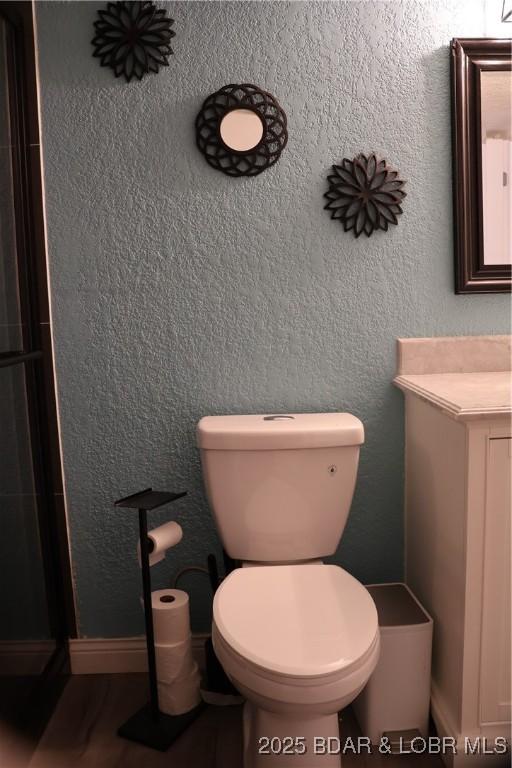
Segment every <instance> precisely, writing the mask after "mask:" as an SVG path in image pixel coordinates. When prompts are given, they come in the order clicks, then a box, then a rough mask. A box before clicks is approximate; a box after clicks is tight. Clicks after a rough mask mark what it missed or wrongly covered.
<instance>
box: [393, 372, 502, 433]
mask: <svg viewBox="0 0 512 768" xmlns="http://www.w3.org/2000/svg"><path fill="white" fill-rule="evenodd" d="M394 384H396V386H397V387H399V388H400V389H402V390H403V391H404V392H411V393H413V394H415V395H417V396H418V397H421V398H422V399H423V400H427V401H428V402H430V403H432V404H433V405H436V406H437V407H438V408H441V409H442V410H443V411H446V413H448V414H449V415H450V416H451V417H452V418H454V419H457V420H462V421H467V420H469V419H482V418H495V417H497V416H507V415H508V416H510V414H512V373H511V372H510V371H496V372H495V371H482V372H468V373H421V374H400V375H399V376H397V377H396V378H395V379H394Z"/></svg>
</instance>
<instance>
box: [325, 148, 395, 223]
mask: <svg viewBox="0 0 512 768" xmlns="http://www.w3.org/2000/svg"><path fill="white" fill-rule="evenodd" d="M332 170H333V174H332V175H331V176H328V177H327V180H328V182H329V190H328V191H327V192H326V193H325V194H324V197H326V198H327V200H328V202H327V204H326V205H325V206H324V208H326V209H327V210H328V211H330V214H331V218H332V219H338V220H339V222H340V223H341V224H343V228H344V230H345V232H348V231H349V230H351V229H352V230H353V231H354V235H355V237H359V235H360V234H361V233H362V232H364V233H365V235H367V237H370V235H371V234H372V233H373V232H374V231H375V230H376V229H383V230H387V228H388V225H389V224H398V219H397V216H398V215H399V214H401V213H402V206H401V202H402V200H403V199H404V197H405V196H406V193H405V192H404V191H403V189H402V187H403V186H404V184H405V182H404V181H402V179H400V178H398V171H395V170H393V169H391V168H390V167H389V166H388V165H387V162H386V160H377V157H376V155H374V154H371V155H369V156H368V157H366V155H363V154H360V155H357V157H355V158H354V159H353V160H349V159H348V158H344V159H343V160H342V161H341V165H333V166H332Z"/></svg>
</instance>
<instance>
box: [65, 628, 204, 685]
mask: <svg viewBox="0 0 512 768" xmlns="http://www.w3.org/2000/svg"><path fill="white" fill-rule="evenodd" d="M208 637H209V635H208V634H206V633H197V634H194V635H192V653H193V654H194V658H195V660H196V662H197V664H198V666H199V668H200V669H204V666H205V660H204V643H205V640H206V639H207V638H208ZM69 655H70V659H71V673H72V674H73V675H105V674H115V673H129V672H146V670H147V657H146V638H145V637H106V638H101V637H99V638H84V639H82V638H79V639H77V640H70V641H69Z"/></svg>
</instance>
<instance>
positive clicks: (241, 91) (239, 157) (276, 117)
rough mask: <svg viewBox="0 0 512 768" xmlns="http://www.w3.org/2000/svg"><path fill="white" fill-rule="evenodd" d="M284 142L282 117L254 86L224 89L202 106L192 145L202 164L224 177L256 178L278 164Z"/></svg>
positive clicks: (271, 99) (273, 102)
mask: <svg viewBox="0 0 512 768" xmlns="http://www.w3.org/2000/svg"><path fill="white" fill-rule="evenodd" d="M287 141H288V130H287V121H286V114H285V113H284V111H283V109H282V108H281V107H280V105H279V104H278V102H277V100H276V99H275V98H274V96H272V94H270V93H267V91H264V90H262V89H261V88H258V86H257V85H251V84H250V83H244V84H241V85H236V84H230V85H225V86H224V87H223V88H221V89H220V90H219V91H216V92H215V93H212V94H211V95H210V96H208V98H207V99H205V101H204V102H203V106H202V107H201V110H200V112H199V114H198V115H197V118H196V143H197V146H198V148H199V150H200V151H201V152H202V153H203V155H204V157H205V159H206V161H207V162H208V163H209V164H210V165H211V166H212V168H215V169H216V170H218V171H222V173H225V174H227V175H228V176H256V175H257V174H259V173H262V171H265V170H267V168H270V167H271V166H272V165H274V163H276V162H277V160H279V157H280V155H281V152H282V151H283V149H284V148H285V146H286V143H287Z"/></svg>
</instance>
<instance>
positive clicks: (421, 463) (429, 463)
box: [395, 337, 512, 768]
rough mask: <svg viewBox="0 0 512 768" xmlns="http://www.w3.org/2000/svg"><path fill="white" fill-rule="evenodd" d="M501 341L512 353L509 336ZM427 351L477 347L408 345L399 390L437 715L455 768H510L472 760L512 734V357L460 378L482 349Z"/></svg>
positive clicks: (414, 553)
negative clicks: (452, 746) (429, 621)
mask: <svg viewBox="0 0 512 768" xmlns="http://www.w3.org/2000/svg"><path fill="white" fill-rule="evenodd" d="M490 338H492V339H502V340H503V343H504V344H505V347H506V348H507V349H508V350H509V349H510V340H509V339H508V337H490ZM420 341H424V342H429V341H430V342H432V343H434V344H437V345H439V343H440V342H443V341H446V342H452V343H455V342H456V341H458V342H459V344H462V343H464V342H465V341H466V342H468V343H469V339H466V340H464V339H460V340H442V339H435V340H434V339H432V340H413V339H411V340H402V341H401V342H399V371H398V374H399V375H398V376H397V378H396V379H395V384H396V385H397V386H398V387H399V388H400V389H401V390H402V391H403V392H404V395H405V443H406V445H405V571H406V582H407V584H408V585H409V587H410V588H411V589H412V590H413V592H414V593H415V594H416V595H417V596H418V598H419V599H420V601H421V602H422V603H423V604H424V605H425V607H426V609H427V610H428V611H429V613H430V614H431V616H432V617H433V619H434V642H433V658H432V699H431V705H432V714H433V717H434V721H435V723H436V727H437V730H438V733H439V735H440V736H451V737H454V738H455V739H456V742H457V754H456V755H453V754H446V755H444V756H443V759H444V761H445V763H446V765H449V766H461V765H466V764H468V765H470V766H475V767H476V766H480V765H482V766H488V767H489V768H491V767H492V766H498V765H509V762H508V760H509V759H510V757H505V756H504V755H500V754H496V755H495V756H492V755H489V754H480V755H474V756H473V755H469V754H467V753H468V751H469V749H468V746H467V742H465V740H466V738H467V739H471V743H472V744H474V743H475V739H477V737H479V738H480V743H479V748H480V751H481V752H482V751H483V750H484V748H485V749H486V750H487V752H489V751H491V750H493V749H494V747H495V739H496V737H504V738H506V739H508V741H509V742H510V735H511V727H510V721H511V691H510V678H511V635H510V624H511V608H510V603H511V593H510V573H511V560H510V548H511V547H510V544H511V528H510V519H511V461H512V453H511V446H512V432H511V422H510V417H511V403H510V387H511V376H510V372H509V371H507V370H503V369H505V368H506V367H508V366H509V365H510V356H509V354H510V352H509V353H508V356H507V357H506V358H505V356H503V355H501V356H500V355H498V360H496V359H494V360H493V359H491V360H488V361H487V362H486V367H488V368H490V367H491V365H492V364H494V365H495V366H497V367H498V368H501V370H476V371H475V370H460V368H463V369H464V367H468V368H470V369H471V368H476V367H477V364H476V363H475V361H474V360H473V358H472V356H471V354H470V352H471V347H470V346H469V347H468V350H469V351H468V354H467V358H468V359H466V356H465V355H461V356H459V357H460V359H459V357H458V356H457V354H456V353H455V355H454V353H453V351H452V354H446V355H443V352H446V351H447V350H446V349H445V350H444V351H443V350H441V352H440V360H439V359H436V356H435V355H434V354H432V349H431V348H428V350H429V352H427V358H429V359H430V364H425V361H424V360H423V361H422V359H421V355H420V357H419V358H418V356H417V354H416V353H417V352H418V349H419V347H417V348H416V349H414V344H413V343H412V342H420ZM400 344H402V345H404V344H405V345H406V347H405V349H404V348H403V346H402V349H400ZM407 344H409V345H410V348H409V349H408V348H407ZM441 346H442V344H441ZM448 346H449V345H448ZM458 349H459V348H458V347H456V352H457V350H458ZM502 351H503V350H502ZM409 352H411V354H409ZM413 352H414V354H413ZM445 357H446V359H444V358H445ZM454 357H455V359H454ZM484 357H485V356H484ZM443 360H444V362H443ZM457 360H459V363H457ZM461 361H462V362H461ZM450 364H451V367H452V370H451V371H450V370H449V368H450ZM480 366H481V367H485V366H484V365H482V361H480ZM432 368H434V372H429V371H432ZM447 368H448V370H446V369H447ZM453 368H455V372H454V371H453ZM411 369H412V370H413V371H414V370H416V371H417V370H419V371H420V373H411V372H410V371H411ZM436 369H437V370H436ZM439 369H441V370H439ZM483 737H486V741H484V740H483Z"/></svg>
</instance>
